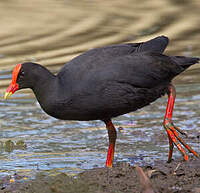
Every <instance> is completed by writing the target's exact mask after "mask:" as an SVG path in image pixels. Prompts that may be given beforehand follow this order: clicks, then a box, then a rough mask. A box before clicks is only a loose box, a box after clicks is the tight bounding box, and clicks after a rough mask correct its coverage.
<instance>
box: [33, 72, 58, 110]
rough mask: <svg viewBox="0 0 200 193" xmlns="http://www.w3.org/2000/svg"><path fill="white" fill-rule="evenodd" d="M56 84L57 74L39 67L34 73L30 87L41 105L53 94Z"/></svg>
mask: <svg viewBox="0 0 200 193" xmlns="http://www.w3.org/2000/svg"><path fill="white" fill-rule="evenodd" d="M57 86H58V85H57V76H56V75H54V74H52V73H51V72H50V71H49V70H48V69H46V68H41V69H40V71H39V72H37V74H34V84H33V86H32V88H31V89H32V90H33V92H34V94H35V96H36V98H37V100H38V102H39V103H40V105H41V106H42V107H43V106H44V105H45V104H46V102H47V101H50V99H51V98H53V97H54V96H55V93H56V91H57V89H58V87H57Z"/></svg>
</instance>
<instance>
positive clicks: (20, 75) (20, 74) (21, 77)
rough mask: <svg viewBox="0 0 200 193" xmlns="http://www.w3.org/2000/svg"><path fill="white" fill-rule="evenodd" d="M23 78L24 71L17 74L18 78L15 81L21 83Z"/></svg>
mask: <svg viewBox="0 0 200 193" xmlns="http://www.w3.org/2000/svg"><path fill="white" fill-rule="evenodd" d="M23 77H24V71H23V70H22V71H21V72H20V73H19V76H18V78H17V81H19V82H20V81H22V80H23Z"/></svg>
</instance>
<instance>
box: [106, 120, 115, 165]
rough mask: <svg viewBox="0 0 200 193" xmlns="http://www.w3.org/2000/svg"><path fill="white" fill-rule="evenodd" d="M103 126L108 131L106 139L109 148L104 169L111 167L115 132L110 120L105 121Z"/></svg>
mask: <svg viewBox="0 0 200 193" xmlns="http://www.w3.org/2000/svg"><path fill="white" fill-rule="evenodd" d="M105 124H106V128H107V130H108V137H109V148H108V154H107V160H106V167H112V163H113V158H114V152H115V141H116V138H117V132H116V129H115V127H114V125H113V124H112V121H111V120H109V121H105Z"/></svg>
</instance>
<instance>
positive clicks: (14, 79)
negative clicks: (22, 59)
mask: <svg viewBox="0 0 200 193" xmlns="http://www.w3.org/2000/svg"><path fill="white" fill-rule="evenodd" d="M21 66H22V65H21V64H17V65H16V66H15V68H14V69H13V72H12V82H11V84H10V85H9V87H8V88H7V90H6V93H5V95H4V99H7V98H8V97H9V96H11V95H12V94H14V93H15V91H17V90H18V89H19V85H18V84H17V83H16V82H17V77H18V74H19V71H20V69H21Z"/></svg>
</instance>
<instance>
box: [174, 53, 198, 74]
mask: <svg viewBox="0 0 200 193" xmlns="http://www.w3.org/2000/svg"><path fill="white" fill-rule="evenodd" d="M170 58H171V59H172V60H173V61H174V62H176V63H177V64H178V65H180V66H181V67H182V68H183V71H184V70H186V69H187V68H189V67H190V66H191V65H193V64H196V63H198V62H199V60H200V58H196V57H185V56H170Z"/></svg>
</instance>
